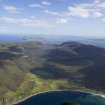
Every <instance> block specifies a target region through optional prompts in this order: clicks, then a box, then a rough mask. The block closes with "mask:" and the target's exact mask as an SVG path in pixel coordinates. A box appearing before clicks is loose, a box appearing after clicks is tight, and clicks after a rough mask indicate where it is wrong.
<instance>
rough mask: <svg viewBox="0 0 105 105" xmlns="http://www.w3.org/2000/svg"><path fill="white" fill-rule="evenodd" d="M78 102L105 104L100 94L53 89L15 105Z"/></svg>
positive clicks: (51, 104) (94, 104)
mask: <svg viewBox="0 0 105 105" xmlns="http://www.w3.org/2000/svg"><path fill="white" fill-rule="evenodd" d="M65 102H70V103H78V104H76V105H105V99H104V98H102V97H100V96H95V95H91V94H88V93H82V92H76V91H74V92H73V91H52V92H46V93H41V94H38V95H35V96H32V97H31V98H29V99H27V100H25V101H24V102H20V103H18V104H15V105H62V103H65Z"/></svg>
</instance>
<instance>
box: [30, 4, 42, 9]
mask: <svg viewBox="0 0 105 105" xmlns="http://www.w3.org/2000/svg"><path fill="white" fill-rule="evenodd" d="M29 7H31V8H43V6H42V5H41V4H30V5H29Z"/></svg>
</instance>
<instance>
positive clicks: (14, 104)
mask: <svg viewBox="0 0 105 105" xmlns="http://www.w3.org/2000/svg"><path fill="white" fill-rule="evenodd" d="M59 91H71V92H81V93H86V94H90V95H93V96H100V97H102V98H105V95H104V94H97V93H90V92H85V91H81V90H69V89H62V90H60V89H59V90H48V91H43V92H38V93H35V94H33V95H30V96H27V97H26V98H24V99H21V100H19V101H16V102H14V103H12V104H11V105H16V104H19V103H21V102H24V101H26V100H27V99H29V98H31V97H33V96H37V95H40V94H44V93H48V92H59Z"/></svg>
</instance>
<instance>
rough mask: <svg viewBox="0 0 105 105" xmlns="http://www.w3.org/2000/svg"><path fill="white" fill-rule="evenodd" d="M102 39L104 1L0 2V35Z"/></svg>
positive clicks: (104, 25)
mask: <svg viewBox="0 0 105 105" xmlns="http://www.w3.org/2000/svg"><path fill="white" fill-rule="evenodd" d="M2 33H3V34H20V35H21V34H27V35H30V34H33V35H36V34H42V35H76V36H77V35H78V36H86V37H87V36H92V37H93V36H95V37H105V0H0V34H2Z"/></svg>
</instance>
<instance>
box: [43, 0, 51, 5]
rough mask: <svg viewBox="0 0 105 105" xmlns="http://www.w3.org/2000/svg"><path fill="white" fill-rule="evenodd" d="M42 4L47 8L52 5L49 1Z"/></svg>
mask: <svg viewBox="0 0 105 105" xmlns="http://www.w3.org/2000/svg"><path fill="white" fill-rule="evenodd" d="M41 4H42V5H46V6H50V5H51V3H50V2H48V1H42V2H41Z"/></svg>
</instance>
